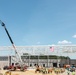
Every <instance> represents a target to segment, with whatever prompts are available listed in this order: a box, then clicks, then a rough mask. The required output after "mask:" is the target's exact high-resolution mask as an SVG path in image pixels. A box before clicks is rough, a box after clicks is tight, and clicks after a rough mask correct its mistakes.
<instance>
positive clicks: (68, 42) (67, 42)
mask: <svg viewBox="0 0 76 75" xmlns="http://www.w3.org/2000/svg"><path fill="white" fill-rule="evenodd" d="M71 43H72V42H70V41H67V40H63V41H58V44H71Z"/></svg>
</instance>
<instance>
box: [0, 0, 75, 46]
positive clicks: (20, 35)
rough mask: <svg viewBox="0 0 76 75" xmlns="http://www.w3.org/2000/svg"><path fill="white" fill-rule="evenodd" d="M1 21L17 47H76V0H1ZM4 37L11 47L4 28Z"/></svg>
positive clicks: (4, 43)
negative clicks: (64, 45)
mask: <svg viewBox="0 0 76 75" xmlns="http://www.w3.org/2000/svg"><path fill="white" fill-rule="evenodd" d="M0 19H1V20H2V21H3V22H4V23H5V24H6V27H7V29H8V31H9V33H10V35H11V37H12V39H13V41H14V43H15V44H16V45H17V46H25V45H49V44H76V39H75V38H76V0H0ZM0 38H1V39H0V46H9V45H11V43H10V41H9V39H8V37H7V35H6V33H5V31H4V29H3V28H2V26H0Z"/></svg>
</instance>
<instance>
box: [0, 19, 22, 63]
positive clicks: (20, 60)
mask: <svg viewBox="0 0 76 75" xmlns="http://www.w3.org/2000/svg"><path fill="white" fill-rule="evenodd" d="M0 23H1V25H2V26H3V27H4V29H5V31H6V33H7V35H8V37H9V40H10V42H11V44H12V46H13V48H14V50H15V54H16V55H17V56H18V58H19V62H20V63H23V62H22V59H21V56H20V55H19V53H18V52H17V50H16V47H15V45H14V42H13V41H12V38H11V36H10V34H9V32H8V30H7V28H6V26H5V24H4V23H3V22H2V21H1V20H0Z"/></svg>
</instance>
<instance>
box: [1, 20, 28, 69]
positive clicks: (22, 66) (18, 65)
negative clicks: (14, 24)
mask: <svg viewBox="0 0 76 75" xmlns="http://www.w3.org/2000/svg"><path fill="white" fill-rule="evenodd" d="M0 23H1V25H2V27H4V29H5V31H6V34H7V36H8V38H9V40H10V42H11V44H12V46H13V48H14V51H15V58H16V59H17V63H16V64H10V65H9V66H7V69H8V70H13V71H15V70H17V69H20V70H21V71H24V70H26V69H27V68H28V66H27V65H25V64H24V62H23V61H22V59H21V56H20V54H19V53H18V51H17V49H16V46H15V45H14V42H13V40H12V38H11V36H10V34H9V32H8V30H7V28H6V26H5V24H4V23H3V22H2V21H1V20H0ZM13 60H14V59H13Z"/></svg>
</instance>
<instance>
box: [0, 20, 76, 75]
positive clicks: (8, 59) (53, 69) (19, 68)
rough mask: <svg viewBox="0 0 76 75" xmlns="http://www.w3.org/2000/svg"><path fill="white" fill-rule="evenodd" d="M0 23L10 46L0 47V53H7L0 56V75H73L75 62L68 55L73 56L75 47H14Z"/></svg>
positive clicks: (75, 66)
mask: <svg viewBox="0 0 76 75" xmlns="http://www.w3.org/2000/svg"><path fill="white" fill-rule="evenodd" d="M0 23H1V25H2V27H4V29H5V31H6V34H7V36H8V38H9V40H10V42H11V44H12V46H3V47H2V46H1V47H0V51H3V52H4V51H9V54H8V53H7V55H5V56H0V72H1V73H0V75H25V74H27V75H31V74H32V75H36V74H37V75H43V74H46V75H50V74H52V75H67V74H68V75H69V74H72V73H73V75H75V68H76V60H75V59H70V57H69V55H68V54H69V53H70V54H73V55H74V54H75V52H76V45H37V46H15V44H14V42H13V40H12V38H11V36H10V34H9V32H8V30H7V28H6V26H5V24H4V23H3V22H2V21H1V20H0ZM68 71H69V72H68Z"/></svg>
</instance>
